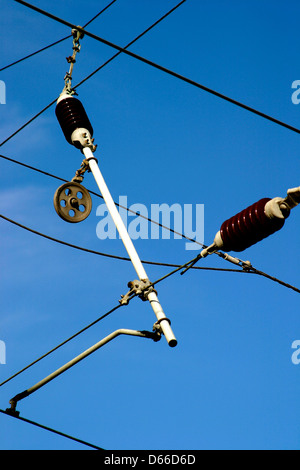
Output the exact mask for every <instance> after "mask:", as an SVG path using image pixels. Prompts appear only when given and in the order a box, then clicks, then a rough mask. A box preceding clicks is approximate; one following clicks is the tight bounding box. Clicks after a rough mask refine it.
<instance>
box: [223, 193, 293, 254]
mask: <svg viewBox="0 0 300 470" xmlns="http://www.w3.org/2000/svg"><path fill="white" fill-rule="evenodd" d="M269 201H271V199H268V198H265V199H261V200H260V201H258V202H256V203H255V204H253V205H252V206H250V207H247V209H244V210H243V211H242V212H239V213H238V214H237V215H235V216H234V217H231V218H230V219H228V220H226V221H225V222H224V223H223V224H222V227H221V229H220V235H221V238H222V240H223V247H222V250H224V251H237V252H239V251H244V250H246V248H249V247H250V246H252V245H255V243H258V242H260V241H261V240H263V239H264V238H267V237H268V236H270V235H272V234H273V233H275V232H277V231H278V230H280V229H281V228H282V227H283V226H284V223H285V219H284V218H278V217H274V218H270V217H268V216H267V215H266V214H265V206H266V204H267V202H269Z"/></svg>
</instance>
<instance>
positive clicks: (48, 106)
mask: <svg viewBox="0 0 300 470" xmlns="http://www.w3.org/2000/svg"><path fill="white" fill-rule="evenodd" d="M185 2H186V0H182V1H181V2H180V3H178V4H177V5H176V6H175V7H174V8H172V9H171V10H170V11H168V12H167V13H166V14H164V15H163V16H162V17H161V18H160V19H159V20H157V21H156V22H155V23H153V24H152V25H151V26H150V27H149V28H147V29H146V30H145V31H144V32H143V33H141V34H139V35H138V36H137V37H136V38H135V39H133V40H132V41H131V42H130V43H129V44H128V45H127V46H125V47H124V50H125V49H127V48H128V47H129V46H131V45H132V44H134V43H135V42H136V41H138V40H139V39H140V38H141V37H142V36H144V35H145V34H146V33H148V32H149V31H150V30H151V29H153V28H154V27H155V26H157V25H158V24H159V23H160V22H161V21H163V20H164V19H165V18H167V17H168V16H169V15H170V14H171V13H173V12H174V11H175V10H176V9H177V8H179V7H180V6H181V5H182V4H183V3H185ZM120 53H121V52H120V51H119V52H118V53H117V54H115V55H114V56H112V57H111V58H110V59H109V60H107V61H106V62H105V63H104V64H102V65H100V67H98V68H97V69H96V70H94V71H93V72H92V73H91V74H89V75H88V76H87V77H86V78H84V79H83V80H82V81H81V82H80V83H78V84H77V85H76V86H75V87H76V88H78V87H79V86H80V85H82V84H83V83H84V82H85V81H86V80H88V79H89V78H91V77H92V76H93V75H94V74H95V73H97V72H98V71H99V70H101V69H103V68H104V67H105V66H106V65H108V64H109V63H110V62H112V61H113V60H114V59H115V58H116V57H118V56H119V55H120ZM56 101H57V97H56V98H55V99H54V100H53V101H51V103H49V104H48V105H47V106H45V107H44V108H43V109H42V110H41V111H39V112H38V113H37V114H35V115H34V116H33V117H32V118H31V119H29V120H28V121H27V122H26V123H25V124H23V125H22V126H21V127H20V128H19V129H17V130H16V131H15V132H14V133H13V134H11V135H10V136H9V137H7V138H6V139H5V140H4V141H3V142H1V143H0V147H2V145H4V144H6V143H7V142H8V141H9V140H11V139H12V138H13V137H15V136H16V135H17V134H18V133H19V132H21V131H22V130H23V129H25V127H27V126H28V125H29V124H31V123H32V122H33V121H34V120H35V119H37V118H38V117H39V116H41V114H43V113H44V112H45V111H47V109H49V108H50V107H51V106H53V105H54V104H55V103H56Z"/></svg>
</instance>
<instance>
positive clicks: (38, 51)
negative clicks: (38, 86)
mask: <svg viewBox="0 0 300 470" xmlns="http://www.w3.org/2000/svg"><path fill="white" fill-rule="evenodd" d="M116 1H117V0H113V1H112V2H110V3H109V4H108V5H107V6H106V7H105V8H103V9H102V10H101V11H100V12H99V13H97V15H95V16H94V17H93V18H92V19H90V20H89V21H88V22H87V23H86V24H85V25H84V26H83V28H86V27H87V26H89V25H90V24H91V23H92V22H93V21H95V19H96V18H98V17H99V16H100V15H102V13H104V12H105V11H106V10H107V9H108V8H109V7H111V6H112V5H113V4H114V3H115V2H116ZM70 37H72V35H71V34H69V35H68V36H65V37H64V38H61V39H59V40H58V41H55V42H53V43H51V44H49V45H48V46H45V47H42V48H41V49H39V50H37V51H35V52H32V53H31V54H28V55H26V56H25V57H22V58H21V59H18V60H15V61H14V62H12V63H11V64H9V65H6V66H5V67H2V68H1V69H0V72H3V71H4V70H6V69H8V68H10V67H12V66H14V65H17V64H19V63H20V62H23V61H24V60H27V59H30V57H33V56H35V55H37V54H39V53H40V52H43V51H46V50H47V49H50V48H51V47H53V46H56V45H57V44H60V43H62V42H63V41H66V39H69V38H70Z"/></svg>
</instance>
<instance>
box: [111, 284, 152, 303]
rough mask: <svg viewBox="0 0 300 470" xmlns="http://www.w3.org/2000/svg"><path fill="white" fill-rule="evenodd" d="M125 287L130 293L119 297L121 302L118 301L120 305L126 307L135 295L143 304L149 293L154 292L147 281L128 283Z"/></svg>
mask: <svg viewBox="0 0 300 470" xmlns="http://www.w3.org/2000/svg"><path fill="white" fill-rule="evenodd" d="M127 285H128V287H129V288H130V291H129V292H127V294H125V295H121V300H119V302H120V304H121V305H128V304H129V302H130V300H131V299H132V298H133V297H135V296H136V295H137V296H138V297H139V298H140V299H141V300H142V301H143V302H145V301H146V300H148V295H149V294H150V292H156V291H155V289H154V287H153V286H152V284H151V282H150V281H149V279H141V280H140V281H139V280H135V281H130V282H128V284H127Z"/></svg>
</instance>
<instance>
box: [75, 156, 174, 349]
mask: <svg viewBox="0 0 300 470" xmlns="http://www.w3.org/2000/svg"><path fill="white" fill-rule="evenodd" d="M83 153H84V155H85V157H86V159H87V160H88V162H89V166H90V170H91V172H92V173H93V175H94V178H95V181H96V183H97V185H98V187H99V190H100V192H101V194H102V196H103V199H104V201H105V203H106V206H107V209H108V211H109V213H110V215H111V217H112V219H113V221H114V223H115V225H116V228H117V230H118V232H119V234H120V237H121V239H122V241H123V243H124V246H125V248H126V251H127V253H128V255H129V257H130V259H131V261H132V264H133V266H134V268H135V270H136V273H137V275H138V277H139V279H140V280H147V279H148V276H147V273H146V271H145V269H144V266H143V264H142V262H141V260H140V258H139V256H138V254H137V251H136V249H135V247H134V245H133V242H132V240H131V238H130V236H129V234H128V232H127V229H126V227H125V225H124V222H123V220H122V217H121V216H120V213H119V211H118V209H117V207H116V205H115V202H114V200H113V198H112V196H111V194H110V192H109V189H108V187H107V185H106V183H105V181H104V178H103V176H102V174H101V171H100V168H99V166H98V163H97V160H96V159H95V157H94V154H93V152H92V150H91V149H90V148H89V147H85V148H84V149H83ZM148 300H149V302H150V304H151V306H152V309H153V311H154V313H155V315H156V318H157V320H158V321H159V322H160V326H161V329H162V332H163V334H164V336H165V338H166V340H167V342H168V344H169V346H171V347H174V346H176V345H177V340H176V338H175V336H174V333H173V331H172V329H171V326H170V321H169V320H168V319H167V317H166V315H165V313H164V311H163V309H162V306H161V305H160V302H159V300H158V297H157V295H156V293H155V292H151V293H150V294H149V295H148Z"/></svg>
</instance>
